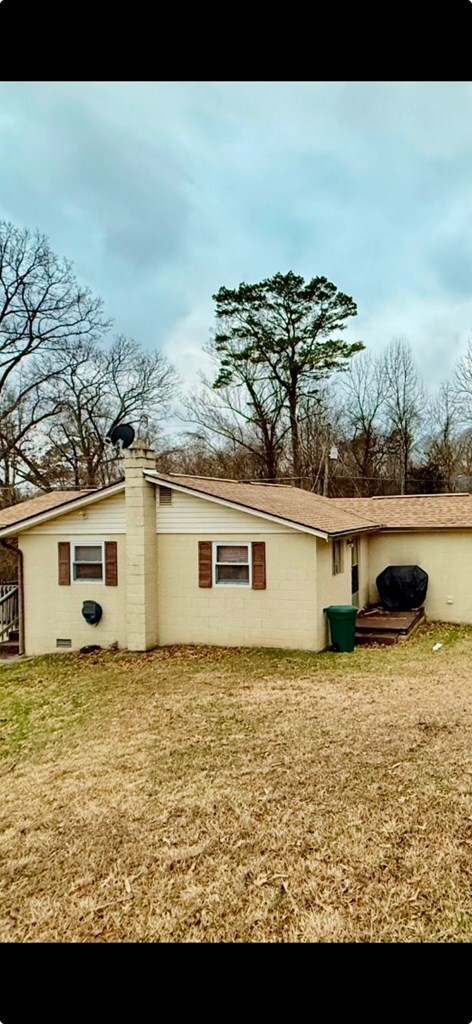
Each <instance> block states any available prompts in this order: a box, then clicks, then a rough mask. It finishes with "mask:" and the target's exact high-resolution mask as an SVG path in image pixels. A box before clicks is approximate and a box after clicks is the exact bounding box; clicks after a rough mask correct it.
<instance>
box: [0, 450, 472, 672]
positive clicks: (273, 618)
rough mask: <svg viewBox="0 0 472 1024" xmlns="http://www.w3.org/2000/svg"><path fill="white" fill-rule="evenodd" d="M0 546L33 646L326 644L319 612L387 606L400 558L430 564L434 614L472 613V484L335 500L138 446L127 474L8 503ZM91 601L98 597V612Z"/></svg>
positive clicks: (26, 645) (23, 639) (24, 638)
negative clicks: (174, 461)
mask: <svg viewBox="0 0 472 1024" xmlns="http://www.w3.org/2000/svg"><path fill="white" fill-rule="evenodd" d="M0 543H2V544H4V545H9V546H11V545H12V544H16V545H17V548H18V559H19V594H20V630H19V631H20V648H21V651H23V652H24V653H26V654H42V653H45V652H50V651H55V650H61V649H64V648H71V649H72V650H77V649H79V648H80V647H82V646H84V645H88V644H99V645H100V646H101V647H107V646H109V645H116V644H117V645H118V646H119V647H123V648H124V647H126V648H128V649H130V650H133V651H145V650H149V649H151V648H153V647H155V646H156V645H158V644H177V643H189V644H192V643H203V644H222V645H228V646H231V645H234V646H240V645H247V646H274V647H285V648H300V649H305V650H313V651H318V650H321V649H323V648H324V647H326V645H327V644H328V642H329V636H328V629H327V622H326V615H325V613H324V610H323V609H324V608H325V607H326V606H327V605H329V604H351V603H353V602H354V603H355V604H357V605H358V606H359V607H362V606H364V605H365V604H366V603H368V602H373V601H375V600H376V599H377V592H376V588H375V579H376V576H377V574H378V573H379V572H380V571H381V570H382V569H383V568H385V566H386V565H389V564H401V563H417V564H419V565H421V566H422V567H423V568H424V569H426V571H427V572H428V573H429V578H430V583H429V590H428V596H427V603H426V614H427V615H428V617H429V618H430V619H438V620H443V621H447V620H449V621H454V622H472V579H471V572H470V564H471V559H470V551H471V550H472V496H471V495H468V494H465V495H461V494H453V495H433V496H413V497H392V498H390V497H387V498H384V497H382V498H359V499H357V498H349V499H333V498H323V497H320V496H319V495H315V494H312V493H310V492H308V491H303V490H299V489H297V488H293V487H287V486H279V485H273V484H264V483H239V482H236V481H233V480H222V479H209V478H203V477H192V476H185V475H181V474H171V475H169V474H164V473H161V472H160V471H159V468H158V465H157V463H156V455H155V453H154V452H153V451H151V450H150V449H147V448H146V447H145V445H144V443H143V442H137V443H135V445H134V446H133V447H132V448H131V449H128V451H127V452H126V453H125V479H124V480H122V481H120V482H118V483H115V484H112V485H110V486H109V487H103V488H100V489H97V490H82V491H62V492H53V493H49V494H43V495H40V496H39V497H37V498H32V499H31V500H28V501H24V502H22V503H20V504H18V505H14V506H13V507H11V508H8V509H4V510H3V511H1V512H0ZM84 602H94V603H95V604H94V605H90V606H88V610H89V612H90V608H91V609H92V615H91V616H90V615H88V618H89V619H90V618H91V620H92V622H90V621H87V619H86V618H84V614H83V612H84V611H87V607H86V608H85V609H84ZM97 605H99V606H100V610H101V617H100V619H99V621H98V622H97V623H96V624H94V623H95V622H96V616H95V611H96V606H97ZM94 609H95V611H94ZM94 616H95V618H94Z"/></svg>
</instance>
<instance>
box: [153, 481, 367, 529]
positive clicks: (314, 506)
mask: <svg viewBox="0 0 472 1024" xmlns="http://www.w3.org/2000/svg"><path fill="white" fill-rule="evenodd" d="M146 476H147V477H151V478H152V477H154V476H155V477H158V478H159V479H160V480H164V481H166V482H169V483H176V484H181V485H182V486H184V487H189V488H192V490H194V491H198V492H199V493H201V494H208V495H211V496H212V497H214V498H222V499H223V500H227V501H231V502H233V503H234V504H237V505H241V506H242V507H243V508H247V509H252V510H253V511H254V512H264V513H265V514H267V515H273V516H277V517H278V518H280V519H284V520H286V521H287V522H288V523H294V524H296V525H297V526H307V527H309V528H310V529H312V530H319V531H320V533H327V534H332V535H335V534H338V533H354V532H355V531H358V530H375V529H377V528H378V525H379V519H373V518H372V517H371V516H367V515H365V514H364V513H362V512H357V511H356V510H355V509H348V510H347V511H346V510H344V509H342V508H338V507H337V506H335V505H334V504H333V502H332V501H331V499H330V498H322V497H321V496H320V495H319V494H312V492H311V491H303V490H301V489H300V488H298V487H283V486H280V485H277V484H258V483H254V484H252V483H239V481H236V480H221V479H219V478H217V479H210V478H209V477H197V476H186V475H184V474H182V473H171V474H166V473H157V472H156V473H155V474H154V473H153V472H149V473H148V472H146Z"/></svg>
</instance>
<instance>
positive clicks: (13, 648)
mask: <svg viewBox="0 0 472 1024" xmlns="http://www.w3.org/2000/svg"><path fill="white" fill-rule="evenodd" d="M19 653H20V645H19V643H16V642H15V641H11V640H4V641H3V642H2V643H0V659H1V658H14V657H15V655H18V654H19Z"/></svg>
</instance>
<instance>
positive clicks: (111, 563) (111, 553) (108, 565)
mask: <svg viewBox="0 0 472 1024" xmlns="http://www.w3.org/2000/svg"><path fill="white" fill-rule="evenodd" d="M105 586H107V587H117V586H118V544H117V542H116V540H106V541H105Z"/></svg>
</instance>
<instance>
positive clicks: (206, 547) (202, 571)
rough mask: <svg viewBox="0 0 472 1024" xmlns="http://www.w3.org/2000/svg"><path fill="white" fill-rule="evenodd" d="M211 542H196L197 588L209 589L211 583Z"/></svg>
mask: <svg viewBox="0 0 472 1024" xmlns="http://www.w3.org/2000/svg"><path fill="white" fill-rule="evenodd" d="M211 556H212V547H211V540H200V541H199V542H198V586H199V587H211V586H212V583H213V566H212V557H211Z"/></svg>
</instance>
